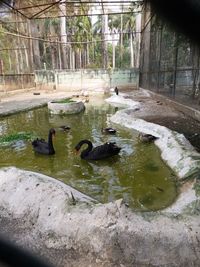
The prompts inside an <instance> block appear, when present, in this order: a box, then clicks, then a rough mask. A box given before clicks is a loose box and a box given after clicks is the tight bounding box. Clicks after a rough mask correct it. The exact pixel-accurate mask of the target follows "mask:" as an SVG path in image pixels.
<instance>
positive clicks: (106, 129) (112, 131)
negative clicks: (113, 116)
mask: <svg viewBox="0 0 200 267" xmlns="http://www.w3.org/2000/svg"><path fill="white" fill-rule="evenodd" d="M101 131H102V133H104V134H115V133H116V130H115V129H113V128H111V127H107V128H102V129H101Z"/></svg>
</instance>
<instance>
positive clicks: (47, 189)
mask: <svg viewBox="0 0 200 267" xmlns="http://www.w3.org/2000/svg"><path fill="white" fill-rule="evenodd" d="M191 190H192V188H191V185H190V186H188V187H187V189H186V190H184V192H183V193H182V194H183V195H182V197H183V198H188V194H189V195H190V194H191ZM0 191H1V193H0V209H1V224H2V220H4V221H5V220H7V221H14V222H15V224H14V227H12V229H9V231H8V232H9V235H10V236H12V237H13V236H14V237H15V239H16V240H17V242H18V244H20V245H21V246H24V244H25V243H27V242H28V243H29V247H30V248H31V249H33V251H34V252H35V253H37V254H39V255H42V256H43V257H46V258H47V259H48V260H49V261H50V262H51V263H53V264H55V266H191V264H192V266H199V264H200V251H199V245H200V244H199V242H200V241H199V238H198V236H199V234H200V228H199V214H195V213H192V214H191V210H190V209H189V210H188V211H187V208H188V207H189V205H193V204H192V203H193V200H192V199H191V195H190V196H189V199H190V202H188V203H187V207H186V206H185V211H184V212H182V213H178V212H177V210H173V209H166V210H163V211H159V212H133V211H132V210H130V209H129V208H128V207H126V205H125V204H124V203H123V200H117V201H115V202H111V203H107V204H100V203H97V202H96V201H95V200H93V199H92V198H90V197H88V196H85V195H84V194H82V193H80V192H78V191H77V190H75V189H73V188H71V187H69V186H68V185H66V184H64V183H62V182H59V181H57V180H56V179H53V178H51V177H48V176H45V175H43V174H40V173H34V172H30V171H25V170H20V169H17V168H15V167H8V168H2V169H0ZM8 224H9V223H8ZM19 229H20V231H19ZM1 231H2V227H1ZM5 232H6V231H4V233H5ZM24 240H26V242H25V241H24ZM52 250H53V251H56V253H55V254H54V257H53V258H52V257H51V253H52ZM63 251H64V253H63ZM72 251H73V255H75V259H76V260H73V259H72V258H70V256H69V255H71V253H72ZM61 252H62V259H61V258H60V253H61ZM66 260H67V261H68V264H69V265H65V264H64V262H66ZM58 262H59V264H58ZM78 263H80V264H81V265H79V264H78ZM76 264H77V265H76Z"/></svg>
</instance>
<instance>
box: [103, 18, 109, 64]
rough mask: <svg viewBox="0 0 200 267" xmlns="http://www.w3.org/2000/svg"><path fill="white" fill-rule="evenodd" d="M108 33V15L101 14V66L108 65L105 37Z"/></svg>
mask: <svg viewBox="0 0 200 267" xmlns="http://www.w3.org/2000/svg"><path fill="white" fill-rule="evenodd" d="M107 35H108V15H103V16H102V52H103V68H104V69H107V67H108V45H107V41H106V38H107Z"/></svg>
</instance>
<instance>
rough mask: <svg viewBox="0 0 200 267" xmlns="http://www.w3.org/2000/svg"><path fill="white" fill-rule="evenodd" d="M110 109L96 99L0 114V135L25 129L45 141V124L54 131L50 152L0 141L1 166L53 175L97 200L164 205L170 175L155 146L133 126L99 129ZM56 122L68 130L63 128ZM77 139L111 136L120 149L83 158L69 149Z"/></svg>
mask: <svg viewBox="0 0 200 267" xmlns="http://www.w3.org/2000/svg"><path fill="white" fill-rule="evenodd" d="M115 111H116V108H114V107H112V106H111V105H109V104H105V102H103V101H102V102H99V103H98V104H95V106H94V105H92V104H91V103H88V104H87V105H86V110H85V111H84V112H82V113H80V114H76V115H66V116H59V115H50V114H49V113H48V109H47V107H44V108H39V109H34V110H31V111H28V112H23V113H18V114H15V115H12V116H8V117H4V118H1V119H0V135H1V136H4V135H8V134H13V133H17V132H21V131H25V132H31V133H34V134H35V135H36V136H38V137H40V138H44V139H45V140H46V139H47V135H48V131H49V129H50V128H52V127H54V128H55V130H56V137H55V139H54V140H53V142H54V148H55V151H56V154H55V155H53V156H46V155H40V154H36V153H35V152H34V151H33V149H32V145H31V141H18V142H16V143H14V144H12V145H9V146H0V153H1V161H0V163H1V167H5V166H16V167H18V168H22V169H25V170H30V171H35V172H40V173H43V174H46V175H49V176H51V177H55V178H57V179H58V180H61V181H63V182H64V183H66V184H68V185H70V186H72V187H74V188H76V189H78V190H79V191H81V192H83V193H85V194H87V195H89V196H91V197H93V198H95V199H97V200H98V201H100V202H102V203H105V202H109V201H113V200H116V199H119V198H123V199H124V200H125V201H126V202H127V203H128V204H129V206H130V207H133V208H134V209H137V210H159V209H162V208H164V207H167V206H169V205H170V204H171V203H172V202H173V201H174V199H175V198H176V195H177V188H176V182H175V180H176V179H175V176H174V174H173V172H172V171H171V170H170V169H169V168H168V167H167V166H166V165H165V163H164V162H163V161H162V159H161V157H160V151H159V150H158V148H157V147H156V146H155V145H154V144H153V143H152V144H143V143H141V142H140V141H139V140H138V132H137V131H134V130H129V129H126V128H123V127H121V126H119V125H113V124H112V125H111V124H109V126H113V127H114V128H116V129H117V134H116V135H104V134H102V132H101V128H102V127H106V126H108V125H107V123H106V122H108V121H109V118H110V116H111V115H112V114H114V113H115ZM61 125H68V126H70V127H71V129H70V130H69V131H67V132H64V131H62V130H61V129H59V126H61ZM81 139H89V140H91V141H92V142H93V145H94V146H97V145H100V144H102V143H104V142H107V141H114V142H116V144H117V145H119V146H120V147H121V148H122V149H121V151H120V154H119V155H118V156H114V157H112V158H108V159H104V160H101V161H85V160H82V159H81V158H80V157H79V156H77V155H76V154H75V153H74V147H75V145H76V144H77V143H78V142H79V141H80V140H81Z"/></svg>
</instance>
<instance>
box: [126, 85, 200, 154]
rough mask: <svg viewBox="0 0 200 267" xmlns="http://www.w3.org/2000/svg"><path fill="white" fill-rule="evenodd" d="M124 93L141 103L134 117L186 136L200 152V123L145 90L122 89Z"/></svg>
mask: <svg viewBox="0 0 200 267" xmlns="http://www.w3.org/2000/svg"><path fill="white" fill-rule="evenodd" d="M121 92H122V93H128V94H129V96H127V97H128V98H131V99H132V100H134V101H139V102H140V103H141V104H142V108H141V110H138V111H135V112H134V115H135V116H137V117H138V118H142V119H144V120H146V121H148V122H153V123H156V124H159V125H162V126H165V127H167V128H169V129H171V130H173V131H176V132H179V133H182V134H184V136H185V137H186V138H187V139H188V140H189V141H190V143H191V144H192V145H193V146H194V147H195V149H196V150H197V151H198V152H200V122H199V121H197V120H195V119H194V118H192V117H190V116H189V115H187V114H186V113H183V112H182V111H179V110H178V109H176V108H175V107H174V105H170V102H167V103H166V102H165V101H162V100H160V97H159V96H158V97H156V95H153V96H152V95H150V96H147V95H146V94H145V93H144V92H145V91H144V92H143V90H142V91H134V92H132V91H131V90H130V89H129V90H126V89H122V90H121Z"/></svg>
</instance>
